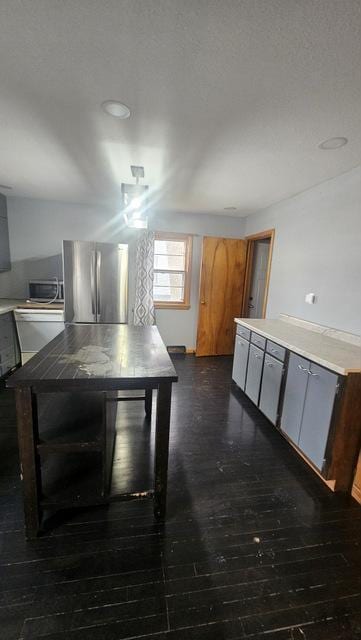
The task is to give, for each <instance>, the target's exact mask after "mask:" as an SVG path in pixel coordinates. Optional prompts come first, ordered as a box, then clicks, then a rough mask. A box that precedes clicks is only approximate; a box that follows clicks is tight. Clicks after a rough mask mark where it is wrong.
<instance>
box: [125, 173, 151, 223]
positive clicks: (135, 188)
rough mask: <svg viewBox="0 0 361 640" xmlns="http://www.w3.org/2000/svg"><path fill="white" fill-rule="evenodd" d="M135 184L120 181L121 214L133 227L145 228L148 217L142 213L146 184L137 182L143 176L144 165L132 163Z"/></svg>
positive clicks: (144, 205)
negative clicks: (138, 165)
mask: <svg viewBox="0 0 361 640" xmlns="http://www.w3.org/2000/svg"><path fill="white" fill-rule="evenodd" d="M130 169H131V172H132V176H133V178H135V184H126V183H124V182H123V183H122V196H123V207H124V211H123V215H124V220H125V223H126V224H127V226H128V227H131V228H133V229H147V228H148V217H147V216H145V215H144V212H145V210H146V208H147V202H146V198H147V193H148V186H147V185H143V184H139V180H140V178H144V167H137V166H135V165H132V166H131V167H130Z"/></svg>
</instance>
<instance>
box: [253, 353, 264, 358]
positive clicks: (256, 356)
mask: <svg viewBox="0 0 361 640" xmlns="http://www.w3.org/2000/svg"><path fill="white" fill-rule="evenodd" d="M254 357H255V358H257V359H258V358H262V356H258V355H257V353H255V356H254Z"/></svg>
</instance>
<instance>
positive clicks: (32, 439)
mask: <svg viewBox="0 0 361 640" xmlns="http://www.w3.org/2000/svg"><path fill="white" fill-rule="evenodd" d="M16 415H17V430H18V442H19V456H20V475H21V480H22V486H23V498H24V515H25V531H26V537H27V538H35V537H36V536H37V534H38V532H39V529H40V519H41V513H40V505H39V497H40V491H41V477H40V463H39V460H38V455H37V452H36V442H37V439H38V425H37V406H36V396H35V395H34V394H33V393H32V391H31V388H30V387H23V388H22V387H20V388H18V389H17V390H16Z"/></svg>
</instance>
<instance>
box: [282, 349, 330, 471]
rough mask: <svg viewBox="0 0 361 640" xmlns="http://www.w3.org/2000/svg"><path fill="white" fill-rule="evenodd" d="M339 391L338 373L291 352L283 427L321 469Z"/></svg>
mask: <svg viewBox="0 0 361 640" xmlns="http://www.w3.org/2000/svg"><path fill="white" fill-rule="evenodd" d="M337 390H338V375H337V374H335V373H332V372H331V371H328V370H327V369H324V368H323V367H320V366H319V365H316V364H314V363H311V362H310V361H309V360H306V359H305V358H301V357H300V356H297V355H295V354H293V353H291V355H290V359H289V365H288V374H287V381H286V387H285V395H284V402H283V411H282V418H281V430H282V431H284V432H285V433H286V434H287V435H288V437H289V438H290V439H291V440H292V441H293V442H294V443H295V444H296V445H297V446H298V447H299V449H300V450H301V451H302V452H303V453H304V454H305V455H306V456H307V458H309V460H311V462H313V464H314V465H315V466H316V467H317V469H319V470H320V471H321V470H322V467H323V463H324V459H325V452H326V446H327V440H328V434H329V430H330V426H331V419H332V413H333V407H334V403H335V397H336V393H337Z"/></svg>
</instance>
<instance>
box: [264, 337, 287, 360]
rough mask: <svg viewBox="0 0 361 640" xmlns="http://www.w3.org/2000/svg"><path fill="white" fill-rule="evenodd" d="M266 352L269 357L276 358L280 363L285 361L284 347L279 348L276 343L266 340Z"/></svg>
mask: <svg viewBox="0 0 361 640" xmlns="http://www.w3.org/2000/svg"><path fill="white" fill-rule="evenodd" d="M266 351H267V353H269V354H270V355H271V356H273V357H274V358H277V359H278V360H281V361H282V362H283V361H284V359H285V356H286V349H285V348H284V347H280V345H279V344H276V342H272V341H271V340H267V347H266Z"/></svg>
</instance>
